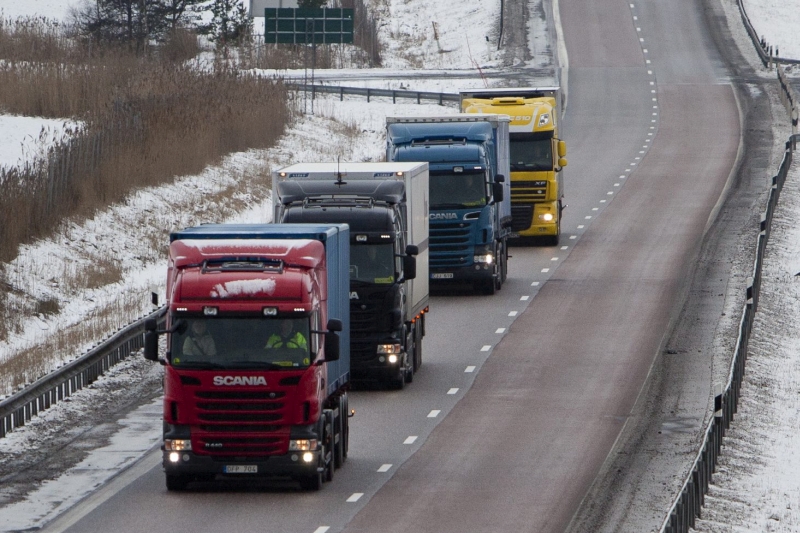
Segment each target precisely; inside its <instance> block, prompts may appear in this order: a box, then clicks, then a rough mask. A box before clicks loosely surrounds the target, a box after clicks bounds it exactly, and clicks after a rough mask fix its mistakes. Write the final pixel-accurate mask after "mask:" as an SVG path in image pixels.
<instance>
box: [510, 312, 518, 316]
mask: <svg viewBox="0 0 800 533" xmlns="http://www.w3.org/2000/svg"><path fill="white" fill-rule="evenodd" d="M508 316H517V312H516V311H511V312H510V313H508Z"/></svg>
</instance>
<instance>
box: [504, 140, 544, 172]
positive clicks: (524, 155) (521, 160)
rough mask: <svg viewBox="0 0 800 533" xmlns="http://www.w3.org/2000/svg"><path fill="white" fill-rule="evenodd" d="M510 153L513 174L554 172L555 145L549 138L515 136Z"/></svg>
mask: <svg viewBox="0 0 800 533" xmlns="http://www.w3.org/2000/svg"><path fill="white" fill-rule="evenodd" d="M510 152H511V154H510V157H511V171H512V172H532V171H537V170H539V171H542V170H553V143H552V141H551V139H550V137H549V136H548V137H542V136H541V135H532V134H519V133H517V134H513V135H511V145H510Z"/></svg>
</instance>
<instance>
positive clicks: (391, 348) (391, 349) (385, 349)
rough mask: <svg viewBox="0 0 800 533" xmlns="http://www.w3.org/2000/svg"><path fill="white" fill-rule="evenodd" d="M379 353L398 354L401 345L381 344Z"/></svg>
mask: <svg viewBox="0 0 800 533" xmlns="http://www.w3.org/2000/svg"><path fill="white" fill-rule="evenodd" d="M378 353H382V354H398V353H400V345H399V344H379V345H378Z"/></svg>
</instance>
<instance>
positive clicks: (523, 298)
mask: <svg viewBox="0 0 800 533" xmlns="http://www.w3.org/2000/svg"><path fill="white" fill-rule="evenodd" d="M528 298H530V296H520V297H519V299H520V300H522V301H523V302H527V301H528Z"/></svg>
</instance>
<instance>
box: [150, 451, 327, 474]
mask: <svg viewBox="0 0 800 533" xmlns="http://www.w3.org/2000/svg"><path fill="white" fill-rule="evenodd" d="M303 453H306V452H289V453H288V454H286V455H273V456H269V457H254V458H253V459H252V460H247V459H244V460H243V459H241V458H237V459H236V460H234V459H233V458H230V460H225V458H223V457H210V456H207V455H197V454H195V453H193V452H187V451H184V452H168V451H164V452H163V463H162V464H163V466H164V472H165V473H166V474H167V475H179V476H204V477H206V476H215V475H223V476H235V477H238V478H248V477H276V476H286V477H307V476H311V475H313V474H315V473H316V472H317V467H318V466H319V465H320V464H321V463H322V461H321V454H322V452H321V451H314V452H308V453H311V454H312V455H313V457H312V460H311V461H308V462H306V461H303ZM172 454H177V459H178V460H177V461H174V460H172V458H171V457H170V456H171V455H172ZM232 467H235V468H232ZM243 467H247V468H243ZM236 470H238V472H237V471H236Z"/></svg>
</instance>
